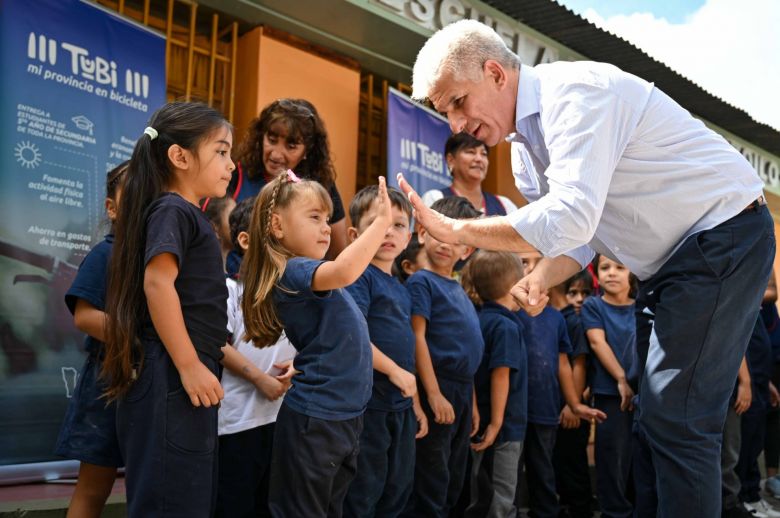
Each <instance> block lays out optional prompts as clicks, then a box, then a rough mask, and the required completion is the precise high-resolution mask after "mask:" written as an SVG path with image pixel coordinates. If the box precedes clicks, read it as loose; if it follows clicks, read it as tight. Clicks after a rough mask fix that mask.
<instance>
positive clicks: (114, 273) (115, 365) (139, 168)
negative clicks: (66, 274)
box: [101, 102, 232, 400]
mask: <svg viewBox="0 0 780 518" xmlns="http://www.w3.org/2000/svg"><path fill="white" fill-rule="evenodd" d="M149 126H150V127H151V128H153V129H154V131H150V133H152V134H154V132H156V135H157V136H156V137H155V138H152V137H151V136H150V135H149V134H148V133H144V134H143V135H141V138H139V139H138V141H137V142H136V144H135V149H134V150H133V155H132V157H131V158H130V164H129V165H128V168H127V175H126V178H125V181H124V183H123V188H122V202H121V203H120V204H119V212H118V214H117V219H116V222H115V224H114V228H115V234H116V238H115V241H114V248H113V251H112V254H111V263H110V266H109V278H108V291H107V298H106V313H107V315H108V321H107V329H106V346H105V353H106V356H105V360H104V362H103V369H102V373H101V375H102V377H103V378H104V379H105V380H106V381H107V383H108V389H107V390H106V396H107V397H108V398H109V400H112V399H116V398H118V397H120V396H122V395H123V394H124V393H125V392H126V391H127V389H128V388H129V386H130V383H131V381H132V379H133V377H132V376H133V362H134V361H137V360H140V359H142V356H141V354H140V351H137V350H136V348H137V346H136V345H135V344H136V338H137V336H138V334H139V331H140V329H139V326H140V325H141V322H142V321H143V319H144V318H145V314H146V311H147V309H146V308H147V305H146V299H145V296H144V286H143V284H144V268H145V263H144V249H145V248H146V217H147V209H148V207H149V205H150V204H151V203H152V202H153V201H154V200H156V199H157V198H158V197H159V196H160V195H161V194H162V193H163V192H164V191H165V190H166V189H167V188H168V185H169V183H170V181H171V177H172V174H173V168H172V164H171V163H170V161H169V159H168V149H169V148H170V147H171V146H172V145H174V144H176V145H179V146H181V147H182V148H184V149H187V150H190V151H191V152H196V150H197V148H198V146H199V145H200V144H201V142H202V141H203V140H205V139H206V138H208V137H209V136H210V135H211V134H212V133H213V132H214V131H216V130H218V129H220V128H228V129H232V127H231V126H230V124H229V123H228V122H227V120H225V118H224V117H223V116H222V114H221V113H219V112H218V111H217V110H215V109H213V108H210V107H208V106H207V105H205V104H202V103H189V102H174V103H169V104H166V105H165V106H163V107H162V108H160V109H159V110H157V111H156V112H155V113H154V115H152V118H151V120H150V121H149Z"/></svg>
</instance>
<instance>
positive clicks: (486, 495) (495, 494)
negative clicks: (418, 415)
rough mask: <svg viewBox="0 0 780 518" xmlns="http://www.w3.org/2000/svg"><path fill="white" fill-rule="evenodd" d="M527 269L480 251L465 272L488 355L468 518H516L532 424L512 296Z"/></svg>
mask: <svg viewBox="0 0 780 518" xmlns="http://www.w3.org/2000/svg"><path fill="white" fill-rule="evenodd" d="M522 276H523V264H522V262H521V261H520V259H519V258H518V257H517V256H516V255H514V254H511V253H509V252H490V251H487V250H480V251H478V252H477V253H476V254H474V256H473V257H472V258H471V259H469V262H468V264H467V265H466V267H465V268H464V269H463V277H462V279H461V281H462V283H463V287H464V288H465V289H466V292H467V293H468V294H469V296H470V297H471V298H472V300H473V301H474V302H475V303H476V304H479V305H481V309H480V311H479V325H480V328H481V330H482V337H483V338H484V339H485V354H484V356H483V358H482V363H481V364H480V366H479V369H478V370H477V374H476V375H475V376H474V385H475V389H476V393H477V406H478V408H479V413H480V416H481V417H482V419H481V425H480V430H479V435H478V436H477V437H478V438H479V441H478V442H477V443H474V444H472V445H471V449H472V450H473V451H472V461H473V462H472V469H471V504H470V505H469V507H468V509H467V510H466V516H469V517H474V518H483V517H490V518H510V517H511V518H515V517H516V516H517V509H516V508H515V489H516V487H517V467H518V465H519V464H520V456H521V454H522V453H523V440H524V439H525V429H526V425H527V421H528V363H527V362H528V358H527V353H526V350H525V341H524V339H523V330H524V327H523V323H522V322H521V320H520V317H518V316H517V315H516V314H515V312H516V311H517V310H518V309H520V308H519V306H518V305H517V302H516V301H515V299H514V297H512V294H511V293H510V290H511V289H512V286H514V285H515V284H516V283H517V281H519V280H520V279H521V278H522Z"/></svg>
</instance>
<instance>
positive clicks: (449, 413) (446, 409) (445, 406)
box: [428, 392, 455, 424]
mask: <svg viewBox="0 0 780 518" xmlns="http://www.w3.org/2000/svg"><path fill="white" fill-rule="evenodd" d="M428 404H429V405H431V411H432V412H433V420H434V422H435V423H437V424H452V423H454V422H455V409H454V408H452V405H451V404H450V402H449V401H447V398H445V397H444V396H442V395H441V392H439V393H438V394H433V395H432V396H428Z"/></svg>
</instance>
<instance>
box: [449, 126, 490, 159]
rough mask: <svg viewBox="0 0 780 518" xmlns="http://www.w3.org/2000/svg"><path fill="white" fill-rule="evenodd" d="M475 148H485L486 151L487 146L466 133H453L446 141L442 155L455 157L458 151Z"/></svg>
mask: <svg viewBox="0 0 780 518" xmlns="http://www.w3.org/2000/svg"><path fill="white" fill-rule="evenodd" d="M475 147H483V148H485V151H487V150H488V147H487V144H485V143H484V142H482V141H481V140H478V139H476V138H474V137H472V136H471V135H469V134H468V133H466V132H463V133H455V134H453V135H450V138H448V139H447V143H446V144H444V155H445V156H446V155H452V156H455V154H456V153H457V152H458V151H461V150H463V149H472V148H475Z"/></svg>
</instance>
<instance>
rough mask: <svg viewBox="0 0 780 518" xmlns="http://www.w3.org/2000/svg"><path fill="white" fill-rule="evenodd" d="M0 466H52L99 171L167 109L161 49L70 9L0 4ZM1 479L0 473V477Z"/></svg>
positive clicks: (78, 350) (98, 207)
mask: <svg viewBox="0 0 780 518" xmlns="http://www.w3.org/2000/svg"><path fill="white" fill-rule="evenodd" d="M0 68H1V69H2V71H3V74H2V76H1V77H0V137H1V138H0V142H1V143H2V144H0V145H2V151H0V286H1V289H0V415H2V416H3V417H2V423H3V424H2V426H0V466H3V465H10V464H20V463H29V462H37V461H49V460H53V459H54V457H53V454H52V451H53V448H54V444H55V440H56V437H57V434H58V432H59V427H60V423H61V421H62V417H63V415H64V413H65V409H66V407H67V404H68V400H69V398H70V397H71V396H72V395H73V389H74V387H75V384H76V382H77V380H78V376H79V371H80V369H81V367H82V364H83V362H84V352H83V351H84V348H83V339H84V336H83V334H82V333H80V332H79V331H78V330H76V328H75V327H74V325H73V318H72V316H71V315H70V313H69V312H68V310H67V308H66V306H65V303H64V299H63V296H64V294H65V291H66V290H67V289H68V288H69V287H70V284H71V282H72V281H73V278H74V276H75V274H76V271H77V269H78V266H79V264H80V263H81V261H82V259H83V258H84V256H85V255H86V254H87V252H89V250H90V249H91V248H92V246H93V245H94V244H95V243H97V242H98V241H100V240H102V238H103V235H104V234H106V233H108V231H109V226H108V224H107V220H106V213H105V208H104V199H105V179H106V172H107V171H108V170H110V169H112V168H113V167H114V166H116V165H118V164H120V163H121V162H123V161H124V160H127V159H129V158H130V155H131V153H132V150H133V147H134V146H135V142H136V140H137V139H138V138H139V137H140V136H141V135H142V134H143V130H144V127H145V126H146V124H147V121H148V119H149V117H150V116H151V114H152V113H153V112H154V110H156V109H157V108H158V107H159V106H161V105H162V104H163V103H164V102H165V100H166V97H165V39H164V38H163V37H162V36H161V35H159V34H157V33H154V32H152V31H150V30H148V29H146V28H144V27H142V26H139V25H137V24H135V23H133V22H131V21H128V20H125V19H123V18H121V17H120V16H119V15H117V14H116V13H111V12H108V11H105V10H103V9H102V8H100V7H98V6H96V5H94V4H91V3H87V2H82V1H78V0H35V1H33V2H31V1H28V0H3V1H2V2H0ZM0 478H2V473H0Z"/></svg>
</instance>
